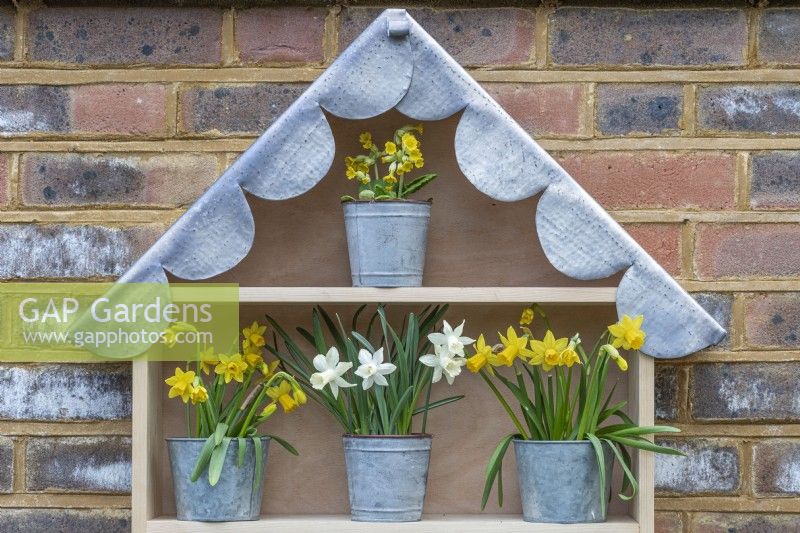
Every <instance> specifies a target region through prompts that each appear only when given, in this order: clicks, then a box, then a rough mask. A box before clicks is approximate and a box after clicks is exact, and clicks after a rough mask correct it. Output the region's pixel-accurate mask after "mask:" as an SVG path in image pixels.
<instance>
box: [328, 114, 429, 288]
mask: <svg viewBox="0 0 800 533" xmlns="http://www.w3.org/2000/svg"><path fill="white" fill-rule="evenodd" d="M422 131H423V127H422V125H421V124H418V125H406V126H402V127H401V128H398V129H397V130H396V131H395V132H394V135H393V136H392V139H390V140H387V141H385V142H384V143H383V145H381V146H379V145H378V144H376V143H375V142H374V141H373V139H372V135H371V134H370V133H369V132H364V133H362V134H361V135H360V137H359V142H360V143H361V146H362V148H363V149H364V150H365V153H362V154H358V155H355V156H350V157H347V158H345V175H346V177H347V179H348V180H351V181H354V182H355V183H356V185H357V188H358V194H357V196H356V197H353V196H349V195H347V196H343V197H342V205H343V207H344V220H345V230H346V232H347V247H348V251H349V254H350V273H351V277H352V283H353V286H354V287H360V286H366V287H418V286H420V285H422V273H423V268H424V266H425V249H426V247H427V241H428V223H429V220H430V215H431V202H430V200H427V201H416V200H410V199H409V196H410V195H411V194H413V193H415V192H417V191H419V190H420V189H422V188H423V187H425V186H426V185H428V184H429V183H430V182H431V181H433V180H434V179H435V178H436V174H435V173H428V174H421V175H417V176H416V177H414V175H415V174H420V173H421V171H420V169H422V168H423V167H424V166H425V159H424V158H423V156H422V145H421V142H420V137H421V136H422Z"/></svg>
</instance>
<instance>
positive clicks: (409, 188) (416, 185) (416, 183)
mask: <svg viewBox="0 0 800 533" xmlns="http://www.w3.org/2000/svg"><path fill="white" fill-rule="evenodd" d="M437 176H438V174H435V173H432V174H425V175H423V176H420V177H418V178H417V179H415V180H413V181H411V182H409V183H407V184H406V185H405V186H404V187H403V192H402V195H403V198H405V197H406V196H408V195H409V194H414V193H415V192H417V191H418V190H420V189H421V188H423V187H424V186H426V185H427V184H429V183H430V182H432V181H433V180H435V179H436V177H437Z"/></svg>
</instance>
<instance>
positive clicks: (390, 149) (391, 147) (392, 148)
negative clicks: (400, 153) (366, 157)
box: [383, 141, 397, 155]
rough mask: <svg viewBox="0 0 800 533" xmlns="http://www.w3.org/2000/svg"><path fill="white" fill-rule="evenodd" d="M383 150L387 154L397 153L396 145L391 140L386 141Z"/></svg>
mask: <svg viewBox="0 0 800 533" xmlns="http://www.w3.org/2000/svg"><path fill="white" fill-rule="evenodd" d="M383 151H384V152H386V153H387V154H389V155H394V154H396V153H397V145H396V144H394V143H393V142H392V141H386V144H385V145H384V146H383Z"/></svg>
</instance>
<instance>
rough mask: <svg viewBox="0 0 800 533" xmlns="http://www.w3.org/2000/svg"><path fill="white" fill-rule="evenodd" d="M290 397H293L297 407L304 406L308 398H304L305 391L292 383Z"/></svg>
mask: <svg viewBox="0 0 800 533" xmlns="http://www.w3.org/2000/svg"><path fill="white" fill-rule="evenodd" d="M292 395H293V396H294V401H296V402H297V404H298V405H305V404H306V403H308V396H306V393H305V391H304V390H303V389H302V388H300V385H298V384H297V383H292Z"/></svg>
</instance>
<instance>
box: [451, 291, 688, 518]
mask: <svg viewBox="0 0 800 533" xmlns="http://www.w3.org/2000/svg"><path fill="white" fill-rule="evenodd" d="M537 314H538V315H540V316H541V317H542V321H543V322H544V325H545V328H546V331H545V334H544V336H543V338H542V339H541V340H539V339H536V338H534V335H533V333H532V332H531V330H530V328H529V326H530V325H531V323H532V322H533V320H534V317H535V315H537ZM642 322H643V317H642V316H637V317H635V318H631V317H629V316H627V315H625V316H623V318H622V320H620V321H619V322H618V323H616V324H612V325H611V326H609V327H608V328H607V331H605V332H604V333H603V334H602V335H601V336H600V338H599V339H598V340H597V342H596V343H595V345H594V347H593V348H592V349H591V351H589V352H588V353H587V352H586V351H585V350H584V347H583V343H582V341H581V338H580V335H579V334H575V335H573V336H572V337H571V338H566V337H563V338H556V336H555V335H554V334H553V332H552V329H551V327H550V324H549V321H548V319H547V315H546V314H545V313H544V311H543V310H542V309H541V307H540V306H538V305H535V304H534V305H532V306H530V307H529V308H526V309H525V310H524V311H523V313H522V316H521V318H520V326H521V328H520V329H521V334H517V331H516V330H515V328H514V327H512V326H509V327H508V330H507V331H506V335H505V336H504V335H502V334H500V335H499V337H500V343H498V344H497V345H494V346H491V345H488V344H487V343H486V341H485V338H484V335H481V336H480V337H479V338H478V341H477V343H476V345H475V354H474V355H472V356H471V357H470V358H468V359H467V368H468V369H469V370H470V371H471V372H473V373H476V374H479V375H480V376H481V378H482V379H483V381H484V382H485V383H486V384H487V385H488V387H489V388H490V389H491V391H492V392H493V393H494V395H495V396H496V397H497V400H498V401H499V402H500V404H501V405H502V406H503V409H504V410H505V412H506V413H507V414H508V416H509V418H510V419H511V421H512V422H513V424H514V426H515V428H516V430H515V432H514V433H511V434H509V435H506V436H505V437H503V438H502V439H501V440H500V443H499V444H498V445H497V448H496V449H495V451H494V453H493V454H492V456H491V458H490V459H489V464H488V466H487V469H486V483H485V486H484V491H483V497H482V500H481V509H483V508H485V507H486V503H487V502H488V500H489V496H490V494H491V491H492V488H493V486H494V485H495V484H497V499H498V503H499V504H500V505H501V506H502V505H503V471H502V465H503V458H504V456H505V454H506V451H507V450H508V447H509V445H510V444H511V442H512V441H513V440H514V439H523V440H537V441H580V440H587V441H589V442H590V443H591V444H592V446H593V448H594V451H595V455H596V457H597V462H598V466H599V471H600V494H601V502H602V504H601V505H602V510H603V512H604V513H605V506H606V501H605V497H604V496H603V495H604V494H605V487H606V483H609V482H610V480H606V479H605V473H606V468H605V466H606V465H605V454H604V452H603V445H606V446H608V447H609V448H610V450H611V451H612V452H613V456H614V458H615V459H616V461H617V462H619V464H620V465H621V467H622V471H623V478H622V487H621V490H620V492H619V494H618V495H619V497H620V498H621V499H622V500H630V499H631V498H633V497H634V496H635V495H636V492H637V491H638V484H637V481H636V477H635V476H634V474H633V469H632V465H631V455H630V452H629V448H638V449H640V450H645V451H650V452H655V453H664V454H673V455H682V454H681V452H679V451H677V450H674V449H671V448H667V447H664V446H658V445H656V444H653V443H652V442H651V441H650V440H648V439H647V438H646V437H647V436H649V435H654V434H658V433H675V432H678V431H679V430H678V429H676V428H674V427H671V426H639V425H638V424H636V423H635V422H634V421H633V420H632V419H631V418H630V417H629V416H628V415H627V414H626V413H625V411H624V409H625V406H626V402H625V401H621V402H618V403H613V404H612V403H611V402H612V395H613V393H614V387H615V386H614V387H612V388H611V390H610V391H608V392H607V391H606V383H607V381H608V373H609V368H610V366H611V365H612V364H614V363H615V364H616V365H617V366H618V367H619V369H620V370H621V371H623V372H624V371H626V370H627V369H628V363H627V361H626V360H625V359H624V358H623V356H622V355H621V354H620V353H619V350H618V349H619V348H622V349H625V350H634V351H635V350H638V349H639V348H641V347H642V345H643V344H644V340H645V336H646V335H645V332H644V331H642V329H641V325H642ZM498 385H499V386H502V387H505V389H507V391H508V393H506V394H509V393H510V395H511V398H513V400H515V401H516V403H517V404H518V405H519V408H520V409H519V412H520V413H521V415H522V416H517V414H516V413H515V411H514V410H513V409H512V407H511V403H510V400H509V399H507V398H506V395H504V394H503V393H502V392H501V390H500V387H499V386H498ZM612 421H614V422H615V423H612Z"/></svg>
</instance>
